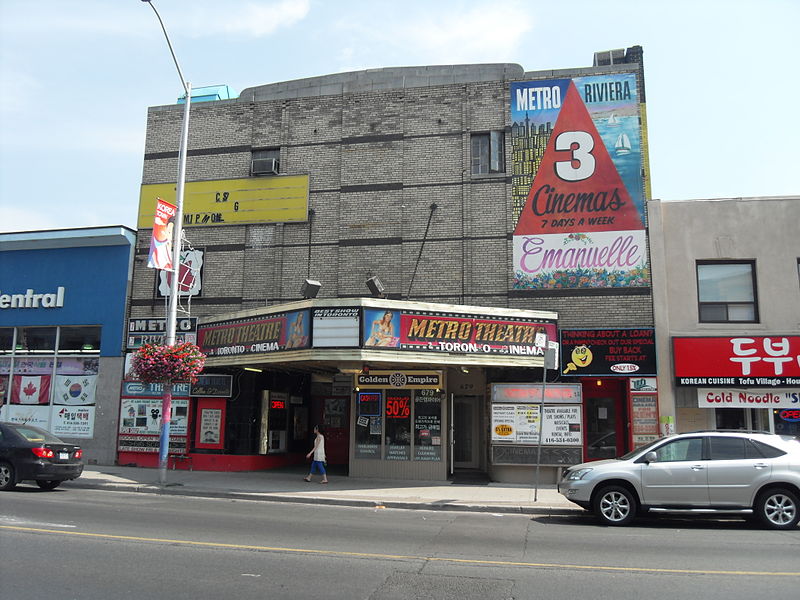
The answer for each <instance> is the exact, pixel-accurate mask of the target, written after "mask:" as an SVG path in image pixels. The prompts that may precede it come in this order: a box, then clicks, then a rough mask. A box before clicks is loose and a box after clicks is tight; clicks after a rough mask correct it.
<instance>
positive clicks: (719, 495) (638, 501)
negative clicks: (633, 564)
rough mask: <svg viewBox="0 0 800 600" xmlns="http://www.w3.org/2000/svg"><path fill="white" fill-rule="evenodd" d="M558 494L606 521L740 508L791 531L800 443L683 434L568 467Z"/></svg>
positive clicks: (798, 510)
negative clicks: (667, 512) (652, 511)
mask: <svg viewBox="0 0 800 600" xmlns="http://www.w3.org/2000/svg"><path fill="white" fill-rule="evenodd" d="M558 491H559V492H560V493H561V494H563V495H564V496H565V497H566V498H567V499H568V500H571V501H572V502H574V503H575V504H577V505H579V506H581V507H583V508H585V509H587V510H591V511H593V512H594V513H595V514H596V515H597V517H598V518H599V519H600V521H601V522H603V523H605V524H606V525H628V524H629V523H630V522H631V521H632V520H633V519H634V518H635V517H636V515H637V514H643V513H645V512H647V511H649V510H650V509H657V510H670V511H673V510H694V511H702V512H710V511H719V512H739V513H743V514H752V515H753V516H755V517H757V518H758V519H759V520H760V521H761V522H762V523H763V524H764V525H766V526H767V527H770V528H772V529H791V528H793V527H795V526H796V525H797V522H798V519H800V500H798V499H799V498H800V441H798V440H797V439H796V438H793V437H788V436H779V435H774V434H771V433H751V432H745V431H701V432H694V433H682V434H679V435H673V436H669V437H666V438H662V439H659V440H656V441H655V442H652V443H650V444H648V445H647V446H643V447H641V448H637V449H636V450H634V451H633V452H630V453H628V454H626V455H625V456H621V457H620V458H614V459H609V460H599V461H595V462H587V463H582V464H579V465H575V466H573V467H570V468H569V469H567V471H566V472H565V473H564V476H563V478H562V479H561V481H559V483H558Z"/></svg>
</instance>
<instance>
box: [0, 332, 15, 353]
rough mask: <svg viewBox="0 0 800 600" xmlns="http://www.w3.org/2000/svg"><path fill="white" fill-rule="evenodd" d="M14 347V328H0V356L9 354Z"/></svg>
mask: <svg viewBox="0 0 800 600" xmlns="http://www.w3.org/2000/svg"><path fill="white" fill-rule="evenodd" d="M13 347H14V328H13V327H0V354H11V350H12V349H13Z"/></svg>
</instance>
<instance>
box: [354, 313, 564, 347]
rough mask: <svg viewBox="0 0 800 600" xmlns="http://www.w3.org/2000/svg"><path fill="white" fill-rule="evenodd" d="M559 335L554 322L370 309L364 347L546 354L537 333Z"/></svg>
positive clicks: (548, 336)
mask: <svg viewBox="0 0 800 600" xmlns="http://www.w3.org/2000/svg"><path fill="white" fill-rule="evenodd" d="M543 333H545V334H546V335H547V338H548V339H551V340H554V339H556V336H557V331H556V323H555V321H548V320H541V321H531V320H529V319H525V318H521V317H511V316H509V317H496V316H486V315H466V314H452V313H438V312H429V311H425V312H411V311H391V310H385V309H365V311H364V328H363V335H364V338H363V347H364V348H394V349H397V350H414V351H418V352H447V353H455V354H504V355H516V356H538V357H541V356H544V348H543V347H542V346H541V345H539V344H537V335H539V336H541V334H543Z"/></svg>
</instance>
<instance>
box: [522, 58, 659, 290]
mask: <svg viewBox="0 0 800 600" xmlns="http://www.w3.org/2000/svg"><path fill="white" fill-rule="evenodd" d="M638 96H639V94H638V89H637V84H636V76H635V74H633V73H619V74H611V75H595V76H589V77H578V78H575V79H551V80H540V81H529V82H512V84H511V118H512V122H513V123H512V161H513V165H514V179H513V181H514V184H513V192H512V195H513V196H514V205H515V212H518V215H515V216H517V217H518V218H517V223H516V228H515V230H514V238H513V247H514V250H513V260H514V264H513V271H514V282H513V286H514V288H515V289H556V288H617V287H647V286H649V285H650V271H649V265H648V261H647V240H646V233H645V203H644V185H643V178H642V136H641V124H640V118H639V102H640V101H639V97H638Z"/></svg>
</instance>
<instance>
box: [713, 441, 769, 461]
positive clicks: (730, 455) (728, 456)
mask: <svg viewBox="0 0 800 600" xmlns="http://www.w3.org/2000/svg"><path fill="white" fill-rule="evenodd" d="M708 441H709V447H710V448H711V460H741V459H743V458H754V457H747V456H746V454H747V451H746V450H745V445H744V443H745V441H746V440H745V439H744V438H737V437H709V438H708ZM759 458H760V457H759Z"/></svg>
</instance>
